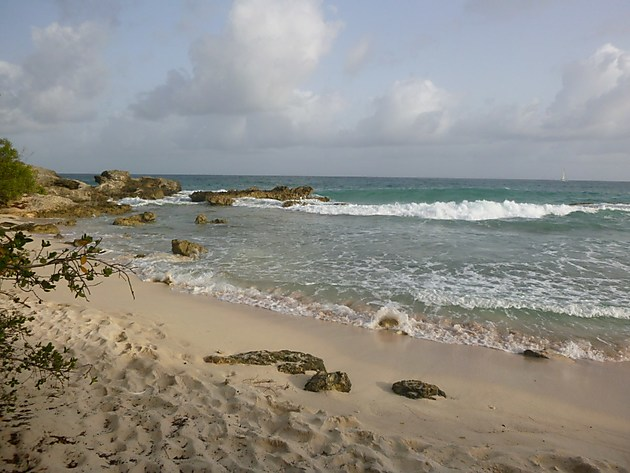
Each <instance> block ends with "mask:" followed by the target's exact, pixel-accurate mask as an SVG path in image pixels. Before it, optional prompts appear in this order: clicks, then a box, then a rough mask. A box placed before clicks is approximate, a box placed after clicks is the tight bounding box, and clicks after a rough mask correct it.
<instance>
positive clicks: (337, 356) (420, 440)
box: [0, 278, 630, 472]
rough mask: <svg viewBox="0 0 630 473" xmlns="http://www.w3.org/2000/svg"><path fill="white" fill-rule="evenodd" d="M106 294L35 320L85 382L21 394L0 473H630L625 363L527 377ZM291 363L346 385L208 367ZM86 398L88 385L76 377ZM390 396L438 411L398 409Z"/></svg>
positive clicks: (250, 318)
mask: <svg viewBox="0 0 630 473" xmlns="http://www.w3.org/2000/svg"><path fill="white" fill-rule="evenodd" d="M133 287H134V290H135V294H136V298H135V299H133V298H132V297H131V294H130V293H129V291H128V288H127V287H126V285H125V283H124V281H122V280H120V279H116V278H112V279H108V280H105V281H104V282H103V283H102V284H101V285H99V286H98V287H95V288H93V290H92V294H91V296H90V300H89V301H88V302H86V301H83V300H77V299H74V298H73V297H72V295H70V294H69V293H68V292H67V290H65V289H60V290H57V291H55V292H54V293H51V294H48V295H46V297H45V301H44V302H43V303H41V304H32V305H31V307H32V309H30V311H29V313H31V314H33V315H34V316H35V317H36V320H35V321H34V322H33V329H34V331H35V334H36V336H37V337H41V339H43V340H44V339H45V340H52V341H54V342H55V343H56V344H57V345H58V346H67V347H69V348H70V349H71V351H72V353H73V355H74V356H76V357H77V358H78V359H79V365H80V366H81V368H80V369H79V370H78V371H77V372H76V374H75V375H73V377H72V379H71V381H70V383H69V385H68V386H67V388H66V389H65V391H64V392H63V393H62V394H61V395H55V396H53V397H50V395H51V394H53V395H54V394H56V393H55V392H54V391H51V390H47V389H42V390H41V391H36V390H34V389H32V388H31V387H27V386H28V385H27V384H25V385H24V387H25V388H26V390H25V394H26V396H25V399H26V401H25V403H24V404H23V405H21V406H20V408H19V409H18V411H17V412H16V413H15V414H14V415H12V416H8V417H7V418H4V419H2V423H1V425H2V433H1V440H0V462H1V466H0V470H2V471H66V469H73V470H74V471H86V472H88V471H104V470H107V471H130V472H131V471H138V472H139V471H143V472H144V471H147V472H148V471H156V472H157V471H167V472H170V471H190V472H196V471H199V472H203V471H227V472H240V471H251V472H258V471H270V472H271V471H357V472H362V471H375V472H376V471H379V472H380V471H387V472H397V471H401V472H402V471H491V472H520V471H563V472H598V471H601V472H623V471H629V469H630V404H629V403H628V402H627V399H628V394H629V393H630V364H629V363H599V362H592V361H588V362H587V361H577V362H576V361H572V360H569V359H564V358H553V359H549V360H538V359H528V358H525V357H523V356H520V355H515V354H510V353H505V352H501V351H497V350H490V349H485V348H479V347H469V346H462V345H447V344H439V343H434V342H427V341H422V340H417V339H412V338H410V337H407V336H405V335H401V334H397V333H395V332H393V331H388V330H366V329H363V328H358V327H352V326H346V325H342V324H338V323H332V322H325V321H321V320H315V319H310V318H301V317H296V316H288V315H284V314H278V313H274V312H270V311H266V310H262V309H257V308H253V307H249V306H241V305H233V304H227V303H222V302H220V301H216V300H213V299H211V298H208V297H205V296H193V295H190V294H182V293H177V292H174V291H172V290H171V288H169V287H168V286H167V285H165V284H161V283H148V282H142V281H139V280H137V279H134V281H133ZM263 349H264V350H281V349H289V350H296V351H301V352H307V353H311V354H313V355H316V356H319V357H321V358H322V359H323V360H324V362H325V363H326V367H327V368H328V370H329V371H337V370H339V371H344V372H346V373H347V374H348V376H349V377H350V380H351V382H352V390H351V392H350V393H342V392H335V391H329V392H322V393H313V392H307V391H305V390H304V389H303V387H304V384H305V383H306V381H307V380H308V379H309V378H310V377H311V375H312V374H313V373H312V372H311V373H308V374H296V375H291V374H285V373H281V372H279V371H277V370H276V368H275V367H274V366H245V365H216V364H209V363H206V362H204V360H203V358H204V357H206V356H208V355H216V354H221V355H230V354H235V353H239V352H245V351H251V350H263ZM88 370H89V376H92V375H96V376H97V377H98V380H97V382H95V383H93V384H90V383H89V376H88V378H86V377H85V373H86V372H87V371H88ZM403 379H419V380H422V381H425V382H428V383H432V384H436V385H438V386H439V387H440V388H441V389H443V390H444V391H445V392H446V398H442V397H438V398H437V400H427V399H421V400H412V399H407V398H404V397H401V396H397V395H395V394H394V393H393V392H392V390H391V385H392V383H393V382H395V381H399V380H403Z"/></svg>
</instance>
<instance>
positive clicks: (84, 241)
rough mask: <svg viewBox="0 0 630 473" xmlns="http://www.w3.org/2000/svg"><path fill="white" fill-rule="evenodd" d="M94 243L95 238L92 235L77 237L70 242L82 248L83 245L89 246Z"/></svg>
mask: <svg viewBox="0 0 630 473" xmlns="http://www.w3.org/2000/svg"><path fill="white" fill-rule="evenodd" d="M92 243H94V239H93V238H92V237H91V236H87V237H86V238H75V239H74V240H72V242H70V244H71V245H72V246H74V247H77V248H81V247H83V246H88V245H91V244H92Z"/></svg>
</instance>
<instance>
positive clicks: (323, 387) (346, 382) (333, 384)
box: [304, 371, 352, 393]
mask: <svg viewBox="0 0 630 473" xmlns="http://www.w3.org/2000/svg"><path fill="white" fill-rule="evenodd" d="M351 388H352V383H351V382H350V378H349V377H348V375H347V374H346V373H344V372H343V371H335V372H334V373H326V372H325V371H320V372H319V373H317V374H315V376H313V377H312V378H311V379H309V380H308V382H307V383H306V385H305V386H304V390H305V391H312V392H315V393H318V392H321V391H340V392H342V393H349V392H350V389H351Z"/></svg>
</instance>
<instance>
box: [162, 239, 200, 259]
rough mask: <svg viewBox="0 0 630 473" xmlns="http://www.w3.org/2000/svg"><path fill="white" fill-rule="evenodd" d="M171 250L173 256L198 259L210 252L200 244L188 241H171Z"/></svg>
mask: <svg viewBox="0 0 630 473" xmlns="http://www.w3.org/2000/svg"><path fill="white" fill-rule="evenodd" d="M171 250H172V251H173V254H176V255H182V256H190V257H197V256H199V255H200V254H202V253H207V251H208V250H207V249H206V248H204V247H203V246H201V245H200V244H199V243H193V242H191V241H188V240H171Z"/></svg>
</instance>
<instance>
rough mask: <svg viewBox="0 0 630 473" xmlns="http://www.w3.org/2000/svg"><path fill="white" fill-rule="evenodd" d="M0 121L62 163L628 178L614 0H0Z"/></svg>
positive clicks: (30, 151) (628, 37)
mask: <svg viewBox="0 0 630 473" xmlns="http://www.w3.org/2000/svg"><path fill="white" fill-rule="evenodd" d="M0 137H6V138H8V139H10V140H11V141H12V142H13V144H14V146H15V147H16V148H18V149H19V150H21V151H22V157H23V160H24V161H25V162H27V163H29V164H34V165H38V166H44V167H47V168H51V169H54V170H56V171H58V172H65V173H100V172H101V171H103V170H105V169H124V170H129V171H131V172H133V173H139V174H247V175H259V174H264V175H329V176H401V177H446V178H449V177H464V178H515V179H559V178H560V176H561V175H562V173H563V172H565V173H566V176H567V179H570V180H573V179H575V180H581V179H586V180H622V181H630V2H629V1H628V0H598V1H592V0H398V1H395V2H393V1H388V2H385V1H376V0H334V1H330V0H233V1H228V0H180V1H176V0H168V1H167V0H29V1H24V0H0Z"/></svg>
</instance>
